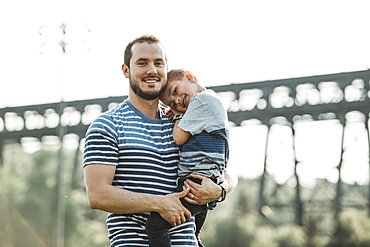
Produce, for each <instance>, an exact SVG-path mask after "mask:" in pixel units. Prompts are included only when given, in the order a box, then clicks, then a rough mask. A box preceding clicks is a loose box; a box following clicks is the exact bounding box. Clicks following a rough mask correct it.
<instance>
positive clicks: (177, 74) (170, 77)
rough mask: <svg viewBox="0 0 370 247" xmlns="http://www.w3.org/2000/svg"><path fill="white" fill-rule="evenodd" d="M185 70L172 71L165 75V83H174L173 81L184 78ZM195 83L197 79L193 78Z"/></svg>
mask: <svg viewBox="0 0 370 247" xmlns="http://www.w3.org/2000/svg"><path fill="white" fill-rule="evenodd" d="M186 71H187V70H185V69H172V70H170V71H168V73H167V81H174V80H182V78H183V77H184V76H185V72H186ZM194 79H195V81H198V80H197V78H196V77H195V76H194Z"/></svg>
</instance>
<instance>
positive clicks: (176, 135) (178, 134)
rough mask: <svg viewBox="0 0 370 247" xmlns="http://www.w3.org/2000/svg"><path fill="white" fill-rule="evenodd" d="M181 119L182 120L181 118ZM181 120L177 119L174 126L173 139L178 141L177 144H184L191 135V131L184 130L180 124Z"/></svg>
mask: <svg viewBox="0 0 370 247" xmlns="http://www.w3.org/2000/svg"><path fill="white" fill-rule="evenodd" d="M180 121H181V120H180ZM180 121H179V120H175V125H174V127H173V140H174V141H175V142H176V144H177V145H182V144H184V143H185V142H187V140H188V139H189V137H190V136H191V134H190V132H188V131H185V130H182V129H181V128H180V127H179V126H178V125H179V122H180Z"/></svg>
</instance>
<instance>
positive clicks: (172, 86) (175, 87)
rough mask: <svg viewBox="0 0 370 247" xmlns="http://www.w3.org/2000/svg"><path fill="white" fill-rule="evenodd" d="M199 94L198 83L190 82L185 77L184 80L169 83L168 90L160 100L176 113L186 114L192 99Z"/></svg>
mask: <svg viewBox="0 0 370 247" xmlns="http://www.w3.org/2000/svg"><path fill="white" fill-rule="evenodd" d="M196 93H197V87H196V83H194V82H191V81H189V80H188V79H187V78H186V77H185V76H183V77H182V80H173V81H168V82H167V87H166V90H165V91H164V92H163V93H162V94H161V96H160V97H159V98H160V100H161V101H162V102H163V103H164V104H165V105H168V106H169V107H171V109H172V110H174V111H175V113H177V112H178V113H185V112H186V110H187V109H188V106H189V102H190V99H191V98H192V97H193V96H194V95H195V94H196Z"/></svg>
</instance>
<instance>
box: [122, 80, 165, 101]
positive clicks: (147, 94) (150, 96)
mask: <svg viewBox="0 0 370 247" xmlns="http://www.w3.org/2000/svg"><path fill="white" fill-rule="evenodd" d="M129 81H130V87H131V89H132V91H134V93H135V94H136V95H138V96H140V97H141V98H143V99H146V100H153V99H157V98H158V97H159V95H161V93H163V91H164V90H165V89H166V85H164V86H163V87H162V88H161V89H160V90H159V91H154V92H153V91H152V92H145V91H143V90H141V88H140V87H139V84H138V83H135V80H134V79H133V78H132V77H131V76H130V80H129Z"/></svg>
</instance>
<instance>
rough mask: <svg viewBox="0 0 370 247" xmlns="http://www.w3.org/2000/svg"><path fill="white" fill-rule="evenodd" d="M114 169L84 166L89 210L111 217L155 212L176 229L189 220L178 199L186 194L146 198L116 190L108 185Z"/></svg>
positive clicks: (142, 195) (126, 191)
mask: <svg viewBox="0 0 370 247" xmlns="http://www.w3.org/2000/svg"><path fill="white" fill-rule="evenodd" d="M115 171H116V167H115V166H111V165H99V164H93V165H87V166H86V167H85V168H84V173H85V183H86V192H87V197H88V201H89V206H90V207H91V208H93V209H100V210H103V211H106V212H111V213H121V214H130V213H143V212H158V213H159V214H160V215H161V216H162V218H163V219H165V220H166V221H168V222H169V223H170V224H171V225H173V226H176V225H179V224H182V223H184V222H185V221H186V220H187V219H190V218H191V213H190V212H189V211H188V210H187V209H186V208H185V207H183V206H182V204H181V203H180V200H179V198H181V197H184V196H185V195H186V194H187V193H188V192H189V190H184V191H182V192H179V193H173V194H168V195H149V194H142V193H135V192H131V191H128V190H125V189H120V188H118V187H115V186H113V185H112V181H113V178H114V174H115Z"/></svg>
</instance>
